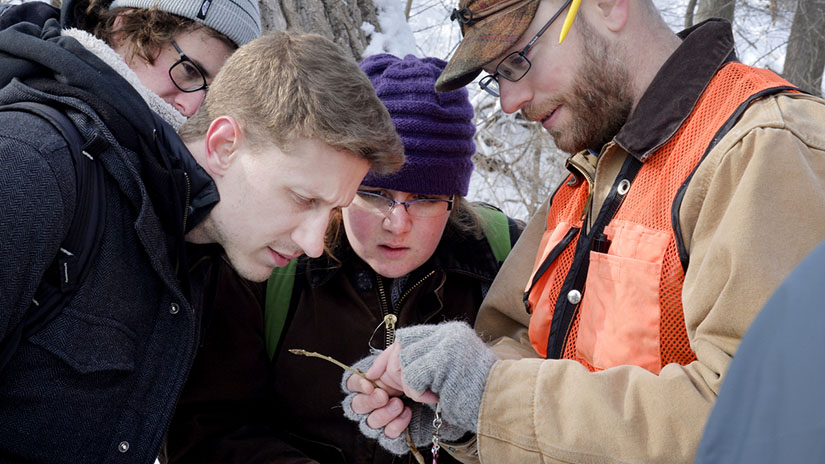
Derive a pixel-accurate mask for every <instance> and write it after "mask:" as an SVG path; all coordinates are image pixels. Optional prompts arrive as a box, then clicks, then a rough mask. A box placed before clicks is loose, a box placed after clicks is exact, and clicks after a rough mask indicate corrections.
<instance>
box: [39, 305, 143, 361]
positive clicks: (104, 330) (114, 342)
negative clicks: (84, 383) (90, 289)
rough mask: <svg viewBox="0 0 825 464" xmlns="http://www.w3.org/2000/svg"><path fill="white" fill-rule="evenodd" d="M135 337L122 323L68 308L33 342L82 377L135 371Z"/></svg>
mask: <svg viewBox="0 0 825 464" xmlns="http://www.w3.org/2000/svg"><path fill="white" fill-rule="evenodd" d="M134 338H135V335H134V333H133V332H132V331H131V330H129V329H128V328H127V327H126V326H124V325H123V324H121V323H120V322H118V321H116V320H113V319H108V318H103V317H99V316H93V315H91V314H84V313H80V312H77V311H74V310H72V309H69V308H65V309H64V310H63V311H62V312H61V313H60V315H58V316H57V317H56V318H55V319H54V320H53V321H51V322H50V323H49V324H48V325H47V326H46V327H44V328H43V330H41V331H39V332H38V333H37V334H35V335H34V336H32V337H31V338H30V339H29V341H30V342H31V343H33V344H34V345H37V346H39V347H41V348H43V349H45V350H46V351H48V352H50V353H52V354H53V355H55V356H57V357H58V358H59V359H61V360H63V361H64V362H65V363H66V364H68V365H69V366H71V368H72V369H74V370H76V371H78V372H80V373H82V374H90V373H95V372H106V371H121V372H131V371H133V370H134V367H135V366H134V349H135V345H134Z"/></svg>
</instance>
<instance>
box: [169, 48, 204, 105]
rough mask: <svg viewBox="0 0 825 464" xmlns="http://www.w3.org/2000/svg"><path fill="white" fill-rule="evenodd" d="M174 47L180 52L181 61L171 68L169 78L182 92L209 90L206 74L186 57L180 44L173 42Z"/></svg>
mask: <svg viewBox="0 0 825 464" xmlns="http://www.w3.org/2000/svg"><path fill="white" fill-rule="evenodd" d="M172 46H173V47H175V50H177V51H178V55H180V59H178V61H176V62H175V64H173V65H172V67H170V68H169V77H170V78H171V79H172V83H173V84H175V87H177V88H178V90H180V91H181V92H197V91H198V90H207V89H208V88H209V85H208V84H207V83H206V73H205V72H203V69H201V67H200V66H198V65H197V64H196V63H195V62H194V61H192V59H191V58H189V57H188V56H186V54H185V53H183V51H182V50H181V49H180V47H179V46H178V43H177V42H175V41H174V40H173V41H172Z"/></svg>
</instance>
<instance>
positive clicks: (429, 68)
mask: <svg viewBox="0 0 825 464" xmlns="http://www.w3.org/2000/svg"><path fill="white" fill-rule="evenodd" d="M446 65H447V62H446V61H443V60H439V59H438V58H416V57H415V56H413V55H407V56H406V57H404V59H403V60H402V59H400V58H397V57H395V56H393V55H388V54H385V53H382V54H379V55H372V56H370V57H367V58H366V59H364V61H362V62H361V69H362V70H363V71H364V72H365V73H366V74H367V76H368V77H369V78H370V81H371V82H372V86H373V87H375V92H376V93H377V94H378V98H380V99H381V101H382V102H383V103H384V106H386V107H387V110H389V112H390V116H392V122H393V123H395V129H396V131H398V135H399V136H401V141H402V142H404V154H405V155H406V157H407V161H406V162H405V163H404V166H403V167H402V168H401V170H400V171H398V172H396V173H395V174H391V175H388V176H374V175H372V173H368V174H367V177H365V178H364V180H363V182H362V184H363V185H367V186H370V187H378V188H385V189H390V190H398V191H401V192H409V193H417V194H421V195H453V194H455V195H461V196H466V195H467V189H468V188H469V186H470V174H472V172H473V161H472V156H473V155H474V154H475V152H476V145H475V143H473V135H474V134H475V131H476V128H475V126H474V125H473V106H472V105H471V104H470V100H469V99H468V97H467V90H466V89H464V88H461V89H459V90H453V91H451V92H443V93H442V92H436V91H435V81H436V79H438V76H439V75H441V71H442V70H443V69H444V66H446Z"/></svg>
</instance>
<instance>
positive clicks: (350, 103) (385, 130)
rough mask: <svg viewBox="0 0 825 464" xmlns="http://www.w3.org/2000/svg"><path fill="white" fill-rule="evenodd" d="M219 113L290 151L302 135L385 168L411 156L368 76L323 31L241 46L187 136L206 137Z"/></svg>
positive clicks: (259, 140)
mask: <svg viewBox="0 0 825 464" xmlns="http://www.w3.org/2000/svg"><path fill="white" fill-rule="evenodd" d="M220 116H231V117H233V118H235V119H236V120H237V121H238V123H239V124H240V126H241V128H242V129H243V130H244V134H245V136H246V138H247V140H248V141H249V142H250V143H252V144H253V145H255V146H265V145H269V144H274V145H276V146H278V147H279V148H282V149H284V150H286V151H288V148H289V144H290V143H291V142H294V141H296V140H298V139H314V140H319V141H321V142H323V143H325V144H327V145H329V146H331V147H332V148H334V149H337V150H342V151H345V152H348V153H351V154H354V155H355V156H356V157H358V158H361V159H365V160H366V161H368V162H369V163H370V165H371V169H372V171H373V172H378V173H388V172H391V171H393V170H395V169H398V167H400V166H401V164H402V163H403V161H404V156H403V153H404V148H403V145H402V144H401V139H400V138H399V137H398V134H396V132H395V126H394V125H393V123H392V120H391V119H390V115H389V113H388V112H387V109H386V108H385V107H384V105H383V103H381V100H379V99H378V97H377V96H376V95H375V90H373V87H372V85H371V84H370V81H369V79H368V78H367V76H366V75H365V74H364V73H363V72H362V71H361V70H360V69H359V68H358V65H357V64H356V63H355V60H354V59H353V58H352V57H349V56H348V55H346V54H345V53H344V52H343V51H342V50H341V49H340V48H339V47H338V46H337V45H335V44H334V43H333V42H331V41H330V40H328V39H326V38H324V37H321V36H320V35H317V34H306V33H288V32H273V33H270V34H267V35H264V36H263V37H261V38H259V39H256V40H254V41H252V42H250V43H248V44H246V45H244V46H242V47H241V48H239V49H238V51H236V52H235V53H234V54H233V55H232V57H230V58H229V60H227V62H226V64H225V65H224V67H223V68H222V69H221V71H220V72H219V73H218V75H217V76H216V77H215V80H214V82H212V84H211V86H210V87H209V92H207V94H206V98H205V99H204V102H203V104H202V105H201V107H200V108H199V109H198V112H197V113H196V114H195V115H194V116H192V117H191V118H190V119H189V121H187V123H186V124H184V126H183V127H182V128H181V129H180V131H179V133H180V136H181V138H182V139H183V140H184V141H185V142H187V141H192V140H196V139H199V138H201V137H203V136H204V135H205V134H206V131H207V129H208V128H209V125H210V124H211V122H212V121H213V120H215V119H216V118H218V117H220Z"/></svg>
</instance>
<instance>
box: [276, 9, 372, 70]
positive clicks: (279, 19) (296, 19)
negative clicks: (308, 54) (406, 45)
mask: <svg viewBox="0 0 825 464" xmlns="http://www.w3.org/2000/svg"><path fill="white" fill-rule="evenodd" d="M260 6H261V23H262V26H263V30H264V32H266V31H271V30H290V31H302V32H313V33H316V34H319V35H322V36H324V37H326V38H328V39H330V40H332V41H333V42H335V43H337V44H338V45H340V46H341V47H342V48H343V49H344V50H347V51H349V52H350V53H352V56H353V57H355V59H356V60H360V59H361V53H362V52H363V51H364V48H366V46H367V38H366V35H365V34H364V31H363V30H362V29H361V25H362V24H363V23H365V22H366V23H369V24H372V25H373V26H375V30H376V31H379V32H380V31H381V27H380V25H379V24H378V16H377V14H376V9H375V5H374V4H373V1H372V0H260Z"/></svg>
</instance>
